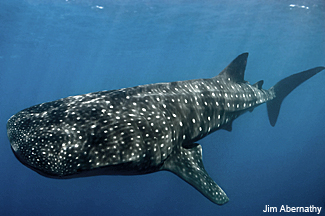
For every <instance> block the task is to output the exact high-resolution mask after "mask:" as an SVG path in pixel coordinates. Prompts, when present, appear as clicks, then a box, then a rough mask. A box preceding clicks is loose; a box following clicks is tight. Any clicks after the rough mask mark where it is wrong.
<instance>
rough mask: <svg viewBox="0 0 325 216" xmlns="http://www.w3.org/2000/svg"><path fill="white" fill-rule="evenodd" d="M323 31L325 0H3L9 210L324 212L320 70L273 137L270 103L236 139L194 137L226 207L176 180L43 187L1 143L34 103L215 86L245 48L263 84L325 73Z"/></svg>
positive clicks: (0, 203) (1, 204)
mask: <svg viewBox="0 0 325 216" xmlns="http://www.w3.org/2000/svg"><path fill="white" fill-rule="evenodd" d="M324 27H325V2H324V1H322V0H311V1H299V0H291V1H287V0H284V1H276V0H271V1H258V0H247V1H239V0H236V1H235V0H220V1H212V0H202V1H181V0H173V1H167V0H159V1H158V0H151V1H150V0H132V1H131V0H129V1H128V0H119V1H116V0H74V1H72V0H3V1H1V3H0V89H1V98H0V101H1V102H0V105H1V106H0V107H1V115H0V139H1V145H0V158H1V159H0V160H1V166H0V173H1V177H0V212H1V215H51V216H52V215H155V216H158V215H264V214H266V213H263V209H265V205H269V206H276V207H278V209H280V207H281V205H289V206H310V205H314V206H318V207H323V209H322V213H321V214H323V215H325V209H324V208H325V193H324V192H325V183H324V182H325V181H324V179H325V172H324V171H325V170H324V167H325V157H324V155H325V136H324V132H325V124H324V122H325V114H324V108H325V100H324V94H325V86H324V84H323V83H324V80H325V72H322V73H320V74H318V75H317V76H315V77H313V78H312V79H310V80H308V81H307V82H306V83H304V84H303V85H301V86H300V87H299V88H297V89H296V90H295V91H294V92H293V93H291V94H290V95H289V96H288V97H287V98H286V100H285V101H284V103H283V105H282V108H281V111H280V116H279V119H278V122H277V125H276V126H275V127H274V128H273V127H271V126H270V124H269V122H268V118H267V112H266V106H265V105H263V106H260V107H258V108H256V109H255V110H254V112H252V113H247V114H245V115H243V116H241V117H240V118H239V119H237V120H235V122H234V124H233V131H232V132H230V133H229V132H227V131H223V130H221V131H217V132H215V133H213V134H211V135H209V136H208V137H206V138H204V139H202V140H200V141H199V143H200V144H201V145H202V146H203V161H204V164H205V168H206V170H207V171H208V173H209V174H210V176H211V177H212V178H213V179H214V180H215V181H216V182H217V183H218V184H219V185H220V186H221V187H222V188H223V189H224V190H225V192H226V193H227V195H228V196H229V198H230V201H229V203H227V204H225V205H223V206H217V205H215V204H213V203H212V202H210V201H209V200H208V199H206V198H205V197H204V196H202V195H201V194H200V193H199V192H197V191H196V190H195V189H194V188H192V187H191V186H190V185H188V184H187V183H185V182H184V181H182V180H181V179H179V178H178V177H177V176H175V175H174V174H172V173H169V172H158V173H153V174H149V175H142V176H97V177H88V178H79V179H70V180H55V179H49V178H45V177H43V176H40V175H38V174H37V173H35V172H33V171H32V170H30V169H28V168H26V167H25V166H23V165H22V164H21V163H20V162H19V161H18V160H17V159H16V158H15V157H14V155H13V153H12V152H11V149H10V143H9V141H8V138H7V135H6V121H7V120H8V119H9V117H10V116H11V115H13V114H15V113H16V112H18V111H20V110H22V109H24V108H27V107H29V106H32V105H35V104H38V103H42V102H46V101H52V100H56V99H59V98H62V97H67V96H70V95H77V94H83V93H88V92H94V91H100V90H110V89H118V88H123V87H131V86H136V85H140V84H147V83H156V82H171V81H178V80H187V79H196V78H209V77H213V76H215V75H217V74H218V73H219V72H220V71H221V70H222V69H223V68H224V67H226V66H227V65H228V64H229V63H230V61H232V60H233V59H234V58H235V57H236V56H237V55H238V54H241V53H243V52H249V53H250V56H249V59H248V65H247V68H246V75H245V79H246V80H248V81H249V82H251V83H254V82H256V81H258V80H261V79H264V80H265V84H264V88H266V89H267V88H269V87H271V86H272V85H273V84H275V83H276V82H277V81H279V80H280V79H282V78H284V77H286V76H289V75H291V74H293V73H296V72H300V71H302V70H306V69H309V68H312V67H316V66H321V65H323V66H324V65H325V28H324ZM268 214H271V213H268ZM277 214H279V213H277ZM300 214H301V215H309V214H303V213H300ZM291 215H294V213H292V214H291ZM310 215H316V214H315V213H312V214H310Z"/></svg>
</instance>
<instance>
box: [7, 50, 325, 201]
mask: <svg viewBox="0 0 325 216" xmlns="http://www.w3.org/2000/svg"><path fill="white" fill-rule="evenodd" d="M247 57H248V53H243V54H241V55H239V56H238V57H237V58H236V59H235V60H234V61H233V62H231V63H230V64H229V65H228V66H227V67H226V68H225V69H224V70H223V71H222V72H221V73H220V74H219V75H218V76H216V77H214V78H211V79H197V80H189V81H180V82H171V83H161V84H150V85H143V86H137V87H133V88H125V89H120V90H113V91H102V92H95V93H89V94H85V95H79V96H71V97H67V98H63V99H60V100H56V101H53V102H48V103H43V104H39V105H35V106H32V107H30V108H27V109H24V110H22V111H20V112H18V113H17V114H15V115H14V116H12V117H11V118H10V119H9V120H8V123H7V133H8V137H9V140H10V143H11V147H12V150H13V152H14V154H15V156H16V157H17V158H18V159H19V160H20V161H21V162H22V163H23V164H25V165H26V166H28V167H29V168H31V169H33V170H35V171H36V172H38V173H40V174H41V175H44V176H47V177H52V178H73V177H81V176H92V175H115V174H116V175H132V174H146V173H151V172H156V171H160V170H168V171H171V172H173V173H175V174H176V175H178V176H179V177H180V178H182V179H183V180H185V181H186V182H188V183H189V184H191V185H192V186H194V187H195V188H196V189H197V190H198V191H200V192H201V193H202V194H203V195H204V196H206V197H207V198H208V199H210V200H211V201H212V202H214V203H216V204H224V203H226V202H227V201H228V197H227V195H226V194H225V193H224V191H223V190H222V189H221V188H220V187H219V186H218V185H217V184H216V183H215V182H214V181H213V180H212V179H211V177H210V176H209V175H208V174H207V172H206V171H205V169H204V166H203V163H202V148H201V146H200V145H199V144H196V143H195V142H196V141H198V140H200V139H201V138H203V137H205V136H206V135H208V134H210V133H212V132H214V131H216V130H218V129H226V130H228V131H231V124H232V121H233V120H234V119H235V118H237V117H238V116H240V115H241V114H243V113H245V112H246V111H252V110H253V109H254V108H255V107H257V106H259V105H260V104H262V103H265V102H266V103H267V108H268V115H269V119H270V123H271V125H272V126H274V125H275V123H276V120H277V117H278V113H279V109H280V105H281V102H282V100H283V99H284V98H285V97H286V95H288V94H289V93H290V92H291V91H292V90H293V89H294V88H296V87H297V86H298V85H299V84H301V83H302V82H304V81H305V80H307V79H309V78H310V77H312V76H313V75H315V74H317V73H318V72H320V71H321V70H323V69H324V67H317V68H313V69H310V70H307V71H304V72H301V73H298V74H294V75H292V76H290V77H287V78H285V79H283V80H281V81H280V82H278V83H277V84H276V85H275V86H273V87H271V88H270V89H269V90H263V89H262V84H263V81H259V82H257V83H256V84H254V85H249V84H248V83H247V82H245V81H244V72H245V68H246V61H247Z"/></svg>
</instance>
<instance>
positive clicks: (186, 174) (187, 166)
mask: <svg viewBox="0 0 325 216" xmlns="http://www.w3.org/2000/svg"><path fill="white" fill-rule="evenodd" d="M161 170H168V171H171V172H173V173H175V174H176V175H178V176H179V177H180V178H182V179H183V180H185V181H186V182H188V183H189V184H190V185H192V186H193V187H195V188H196V189H197V190H198V191H200V192H201V193H202V194H203V195H204V196H206V197H207V198H208V199H209V200H211V201H212V202H214V203H216V204H218V205H222V204H224V203H226V202H228V201H229V198H228V197H227V195H226V193H225V192H224V191H223V190H222V189H221V188H220V187H219V186H218V185H217V184H216V183H215V182H214V181H213V180H212V178H211V177H210V176H209V175H208V173H207V172H206V171H205V169H204V166H203V162H202V147H201V145H199V144H191V145H187V147H186V148H184V147H182V146H181V147H180V148H179V150H178V152H176V153H175V154H172V155H171V156H170V157H169V158H168V159H167V160H166V161H165V163H164V165H163V166H162V168H161Z"/></svg>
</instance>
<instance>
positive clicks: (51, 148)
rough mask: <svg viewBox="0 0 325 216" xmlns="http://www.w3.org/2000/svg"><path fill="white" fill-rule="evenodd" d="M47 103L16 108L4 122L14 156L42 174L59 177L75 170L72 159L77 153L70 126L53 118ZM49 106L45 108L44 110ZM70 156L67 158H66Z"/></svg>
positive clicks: (76, 169) (75, 166)
mask: <svg viewBox="0 0 325 216" xmlns="http://www.w3.org/2000/svg"><path fill="white" fill-rule="evenodd" d="M48 108H49V107H48V106H47V105H37V106H34V107H31V108H28V109H25V110H22V111H20V112H18V113H17V114H15V115H13V116H12V117H11V118H10V119H9V120H8V122H7V134H8V138H9V141H10V143H11V148H12V151H13V152H14V154H15V156H16V158H17V159H18V160H19V161H20V162H21V163H23V164H24V165H26V166H27V167H29V168H31V169H33V170H34V171H36V172H38V173H39V174H41V175H44V176H47V177H53V178H58V177H60V176H65V175H70V174H74V173H76V172H77V171H78V167H77V164H75V163H73V161H72V160H71V157H69V154H70V156H72V154H73V155H74V157H77V156H76V155H77V154H78V155H79V154H80V153H79V152H78V149H77V148H76V149H74V150H72V149H71V148H69V146H71V144H74V145H78V144H77V143H76V142H75V139H74V138H73V136H72V135H73V134H71V131H72V130H71V128H72V127H71V126H69V124H65V123H64V122H63V121H60V118H58V116H57V118H55V117H54V115H55V113H51V111H50V110H49V109H48ZM46 110H48V111H46ZM69 158H70V159H69ZM70 160H71V161H70Z"/></svg>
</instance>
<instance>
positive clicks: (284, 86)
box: [266, 67, 325, 126]
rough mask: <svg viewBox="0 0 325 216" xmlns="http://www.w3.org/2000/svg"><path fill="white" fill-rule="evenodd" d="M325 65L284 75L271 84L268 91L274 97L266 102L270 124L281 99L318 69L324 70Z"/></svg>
mask: <svg viewBox="0 0 325 216" xmlns="http://www.w3.org/2000/svg"><path fill="white" fill-rule="evenodd" d="M324 69H325V67H315V68H312V69H309V70H306V71H303V72H300V73H296V74H293V75H291V76H289V77H286V78H284V79H282V80H280V81H279V82H278V83H277V84H275V85H274V86H272V87H271V88H270V89H269V91H270V92H272V93H274V95H275V98H274V99H273V100H271V101H268V102H267V104H266V105H267V113H268V116H269V120H270V124H271V125H272V126H274V125H275V123H276V121H277V119H278V115H279V111H280V107H281V103H282V101H283V99H284V98H285V97H286V96H287V95H288V94H289V93H290V92H291V91H292V90H294V89H295V88H296V87H298V86H299V85H300V84H301V83H303V82H304V81H306V80H308V79H309V78H311V77H312V76H314V75H315V74H317V73H319V72H320V71H322V70H324Z"/></svg>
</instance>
